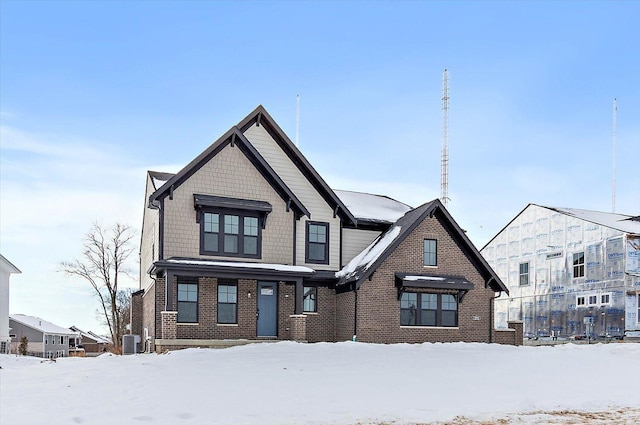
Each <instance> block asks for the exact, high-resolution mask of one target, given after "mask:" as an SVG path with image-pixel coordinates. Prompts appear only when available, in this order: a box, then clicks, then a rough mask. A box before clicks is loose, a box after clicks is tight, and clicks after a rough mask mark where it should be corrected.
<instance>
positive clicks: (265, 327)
mask: <svg viewBox="0 0 640 425" xmlns="http://www.w3.org/2000/svg"><path fill="white" fill-rule="evenodd" d="M277 317H278V283H277V282H258V336H278V320H277Z"/></svg>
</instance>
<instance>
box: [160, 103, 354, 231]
mask: <svg viewBox="0 0 640 425" xmlns="http://www.w3.org/2000/svg"><path fill="white" fill-rule="evenodd" d="M253 125H262V126H263V128H264V129H265V130H266V131H267V133H269V135H270V136H271V137H272V138H273V140H274V141H275V142H276V143H277V144H278V146H280V148H281V149H282V150H283V151H284V153H285V154H286V155H287V156H288V157H289V159H290V160H291V161H292V162H293V164H294V165H295V166H296V167H297V168H298V169H299V170H300V172H301V173H302V175H303V176H305V178H307V180H308V181H309V183H311V185H312V186H313V187H314V188H315V189H316V190H317V191H318V193H319V194H320V195H321V196H322V198H323V199H324V200H325V202H327V204H328V205H329V206H330V207H331V208H332V209H333V210H334V213H335V214H336V215H339V216H340V217H341V218H342V219H343V220H345V221H347V222H350V223H353V224H354V225H355V224H356V223H357V220H356V218H355V217H354V216H353V214H351V212H350V211H349V209H348V208H347V207H346V206H345V205H344V203H343V202H342V201H341V200H340V198H339V197H338V196H337V195H336V194H335V193H334V192H333V190H331V188H330V187H329V186H328V185H327V183H326V182H325V181H324V180H323V179H322V177H320V174H318V172H317V171H316V170H315V169H314V168H313V167H312V166H311V164H310V163H309V161H307V159H306V158H305V157H304V155H303V154H302V152H300V151H299V150H298V148H297V147H296V146H295V145H294V143H293V142H291V140H290V139H289V137H288V136H287V135H286V134H285V133H284V131H282V129H281V128H280V126H278V124H277V123H276V122H275V120H274V119H273V118H272V117H271V115H269V113H268V112H267V111H266V109H265V108H264V107H263V106H262V105H258V107H256V109H254V110H253V111H252V112H251V113H250V114H249V115H247V116H246V117H245V118H244V119H243V120H242V121H240V122H239V123H238V124H237V125H236V126H234V127H232V128H231V129H229V130H228V131H227V132H226V133H225V134H224V135H222V136H221V137H220V138H219V139H218V140H217V141H215V142H214V143H213V144H212V145H211V146H209V147H208V148H207V149H206V150H205V151H204V152H202V153H201V154H200V155H198V156H197V157H196V158H195V159H194V160H193V161H191V162H190V163H189V164H187V165H186V166H185V167H184V168H183V169H182V170H180V171H179V172H178V173H177V174H175V175H173V176H171V177H170V178H169V179H168V180H167V181H165V182H164V183H163V184H162V185H161V186H160V187H159V188H158V189H157V190H156V191H155V192H154V193H153V194H152V195H151V196H150V197H149V203H150V205H154V203H155V202H156V201H157V200H158V199H160V198H163V197H166V196H168V195H169V194H170V192H171V190H172V187H173V189H175V188H176V187H178V186H179V185H181V184H182V183H183V182H184V181H185V180H187V179H188V178H189V177H191V175H193V173H195V172H196V171H197V170H198V169H200V168H201V167H202V166H203V165H204V164H206V163H207V162H208V161H209V160H210V159H211V158H213V157H214V156H215V155H216V154H217V153H218V152H220V150H222V148H223V147H225V146H226V145H228V144H231V145H232V146H233V145H235V144H237V145H238V146H239V147H240V148H241V150H242V152H243V153H244V154H245V155H246V156H247V158H248V159H249V160H250V161H251V162H252V163H253V164H254V165H255V166H256V168H257V169H258V171H260V172H261V173H262V175H263V176H264V177H265V178H266V179H267V180H268V181H269V183H271V185H272V186H273V188H274V189H275V190H276V192H278V194H279V195H280V196H281V197H282V198H283V199H284V200H285V202H289V201H290V202H291V207H292V208H294V210H295V211H296V213H297V214H298V216H303V215H306V216H307V217H309V218H311V213H310V212H309V211H308V210H307V209H306V208H305V206H304V205H303V204H302V202H300V200H299V199H298V198H297V197H296V196H295V194H294V193H293V192H292V191H291V189H289V187H288V186H287V185H286V184H285V183H284V182H283V181H282V179H281V178H280V177H279V176H278V175H277V173H276V172H275V171H274V170H273V168H271V166H270V165H269V164H268V163H267V161H266V160H265V159H264V157H262V155H260V153H259V152H258V151H257V149H256V148H255V147H254V146H253V145H252V144H251V142H250V141H249V140H248V139H247V138H246V137H245V136H244V132H245V131H247V129H249V128H250V127H251V126H253ZM162 174H165V176H166V175H168V173H162ZM153 177H154V176H152V178H153ZM158 180H160V178H157V176H156V181H158ZM154 184H155V183H154Z"/></svg>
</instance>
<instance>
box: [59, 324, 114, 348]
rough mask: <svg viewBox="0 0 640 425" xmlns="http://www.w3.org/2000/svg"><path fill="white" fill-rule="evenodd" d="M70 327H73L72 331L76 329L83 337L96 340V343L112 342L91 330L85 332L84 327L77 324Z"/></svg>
mask: <svg viewBox="0 0 640 425" xmlns="http://www.w3.org/2000/svg"><path fill="white" fill-rule="evenodd" d="M69 329H71V330H72V331H75V332H77V333H79V334H80V336H81V337H82V339H85V338H86V339H90V340H92V341H95V342H96V344H111V341H110V340H108V339H106V338H104V337H101V336H100V335H96V334H94V333H93V332H91V331H89V332H85V331H83V330H82V329H79V328H77V327H76V326H70V327H69Z"/></svg>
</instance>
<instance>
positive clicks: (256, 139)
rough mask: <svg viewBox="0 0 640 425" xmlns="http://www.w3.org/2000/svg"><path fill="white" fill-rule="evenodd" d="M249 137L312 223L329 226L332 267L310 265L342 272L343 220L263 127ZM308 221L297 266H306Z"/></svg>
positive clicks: (302, 225) (300, 227) (302, 223)
mask: <svg viewBox="0 0 640 425" xmlns="http://www.w3.org/2000/svg"><path fill="white" fill-rule="evenodd" d="M245 136H247V139H249V141H250V142H251V144H252V145H253V146H255V148H256V149H257V150H258V152H260V155H262V156H263V157H264V158H265V159H266V161H267V162H268V163H269V165H271V167H272V168H273V169H274V170H275V172H276V174H278V175H279V176H280V178H281V179H282V180H283V181H284V182H285V184H286V185H287V186H289V188H291V190H292V191H293V192H294V193H295V194H296V196H297V197H298V199H300V202H302V203H303V204H304V206H305V207H307V209H308V210H309V212H310V213H311V220H312V221H320V222H325V223H329V226H330V228H329V238H330V240H329V250H330V252H329V264H327V265H320V264H310V266H311V267H313V268H315V269H317V270H338V269H339V268H340V219H339V218H334V217H333V210H332V209H331V207H330V206H329V205H328V204H327V202H326V201H325V200H324V198H322V196H321V195H320V194H319V193H318V191H317V190H316V189H315V188H314V187H313V186H312V185H311V183H310V182H309V180H307V178H306V177H305V176H304V175H303V174H302V172H301V171H300V170H299V169H298V167H296V165H295V164H294V163H293V162H292V161H291V159H290V158H289V157H288V156H287V154H286V153H285V152H284V151H283V150H282V148H280V146H278V144H277V143H276V142H275V141H274V140H273V138H272V137H271V136H270V135H269V133H267V131H265V130H264V127H263V126H259V127H258V126H255V125H254V126H252V127H250V128H249V129H248V130H247V131H246V132H245ZM307 220H309V218H308V217H303V218H302V219H301V220H299V221H298V222H297V223H296V264H299V265H305V264H306V263H305V242H306V241H305V229H306V221H307Z"/></svg>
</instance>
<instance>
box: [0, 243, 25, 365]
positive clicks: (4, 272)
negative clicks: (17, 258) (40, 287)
mask: <svg viewBox="0 0 640 425" xmlns="http://www.w3.org/2000/svg"><path fill="white" fill-rule="evenodd" d="M16 273H22V272H21V271H20V270H18V268H17V267H16V266H14V265H13V264H11V262H10V261H9V260H7V259H6V258H4V256H3V255H2V254H0V354H5V353H8V352H9V350H10V349H11V329H10V328H9V279H10V277H11V274H16Z"/></svg>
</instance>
